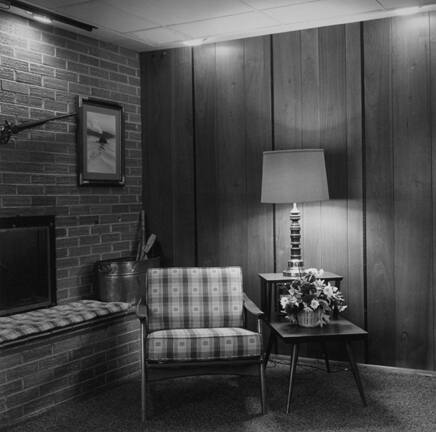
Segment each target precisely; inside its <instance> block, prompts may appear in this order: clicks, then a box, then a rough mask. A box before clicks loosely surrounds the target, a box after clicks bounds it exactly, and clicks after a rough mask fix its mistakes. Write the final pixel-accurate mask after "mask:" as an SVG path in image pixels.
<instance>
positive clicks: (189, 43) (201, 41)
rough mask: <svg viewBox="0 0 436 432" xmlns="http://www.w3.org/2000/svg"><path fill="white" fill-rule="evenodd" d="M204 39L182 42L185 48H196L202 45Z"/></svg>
mask: <svg viewBox="0 0 436 432" xmlns="http://www.w3.org/2000/svg"><path fill="white" fill-rule="evenodd" d="M205 40H206V39H192V40H188V41H184V42H183V45H186V46H198V45H201V44H203V43H204V41H205Z"/></svg>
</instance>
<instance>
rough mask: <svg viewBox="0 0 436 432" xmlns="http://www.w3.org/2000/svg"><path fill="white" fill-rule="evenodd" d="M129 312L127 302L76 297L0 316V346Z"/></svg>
mask: <svg viewBox="0 0 436 432" xmlns="http://www.w3.org/2000/svg"><path fill="white" fill-rule="evenodd" d="M129 311H130V304H129V303H123V302H101V301H97V300H80V301H76V302H71V303H67V304H62V305H57V306H53V307H49V308H45V309H37V310H34V311H30V312H24V313H20V314H15V315H10V316H6V317H0V347H3V346H6V345H10V344H14V343H15V342H20V341H21V340H23V339H25V340H27V339H30V338H32V339H33V338H35V337H39V336H44V335H47V334H53V333H54V332H59V331H62V330H67V329H70V328H72V327H78V326H80V325H83V324H88V323H89V324H90V323H92V322H94V321H96V320H100V319H102V318H109V317H110V318H113V317H115V316H118V315H125V314H127V313H128V312H129Z"/></svg>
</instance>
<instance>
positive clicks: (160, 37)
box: [128, 27, 187, 46]
mask: <svg viewBox="0 0 436 432" xmlns="http://www.w3.org/2000/svg"><path fill="white" fill-rule="evenodd" d="M128 35H129V36H133V37H135V38H137V39H141V40H142V41H144V42H146V43H148V44H149V45H152V46H159V45H162V44H166V43H167V44H168V43H173V42H181V41H184V40H186V39H187V37H186V35H183V34H181V33H179V32H177V31H174V30H171V29H167V28H165V27H159V28H154V29H150V30H142V31H138V32H132V33H128Z"/></svg>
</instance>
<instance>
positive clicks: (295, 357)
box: [286, 344, 298, 414]
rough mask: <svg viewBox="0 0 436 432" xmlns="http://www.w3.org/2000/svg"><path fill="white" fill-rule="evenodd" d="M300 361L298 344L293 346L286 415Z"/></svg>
mask: <svg viewBox="0 0 436 432" xmlns="http://www.w3.org/2000/svg"><path fill="white" fill-rule="evenodd" d="M297 361H298V344H294V345H291V365H290V370H289V387H288V401H287V403H286V414H289V411H290V407H291V399H292V390H293V387H294V378H295V370H296V368H297Z"/></svg>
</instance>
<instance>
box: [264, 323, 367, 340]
mask: <svg viewBox="0 0 436 432" xmlns="http://www.w3.org/2000/svg"><path fill="white" fill-rule="evenodd" d="M267 324H268V325H269V326H270V327H271V329H272V330H274V331H275V333H276V334H277V335H278V336H280V337H281V338H282V339H283V340H284V341H285V342H288V343H300V342H309V341H313V340H319V339H361V338H365V337H366V336H367V335H368V332H367V331H365V330H363V329H361V328H360V327H358V326H357V325H355V324H353V323H352V322H351V321H348V320H346V319H345V318H342V317H340V318H337V319H331V320H330V322H329V324H328V325H326V326H324V327H313V328H306V327H299V326H298V325H293V324H290V323H289V321H287V320H286V319H285V318H283V320H280V321H272V322H270V323H267Z"/></svg>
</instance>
